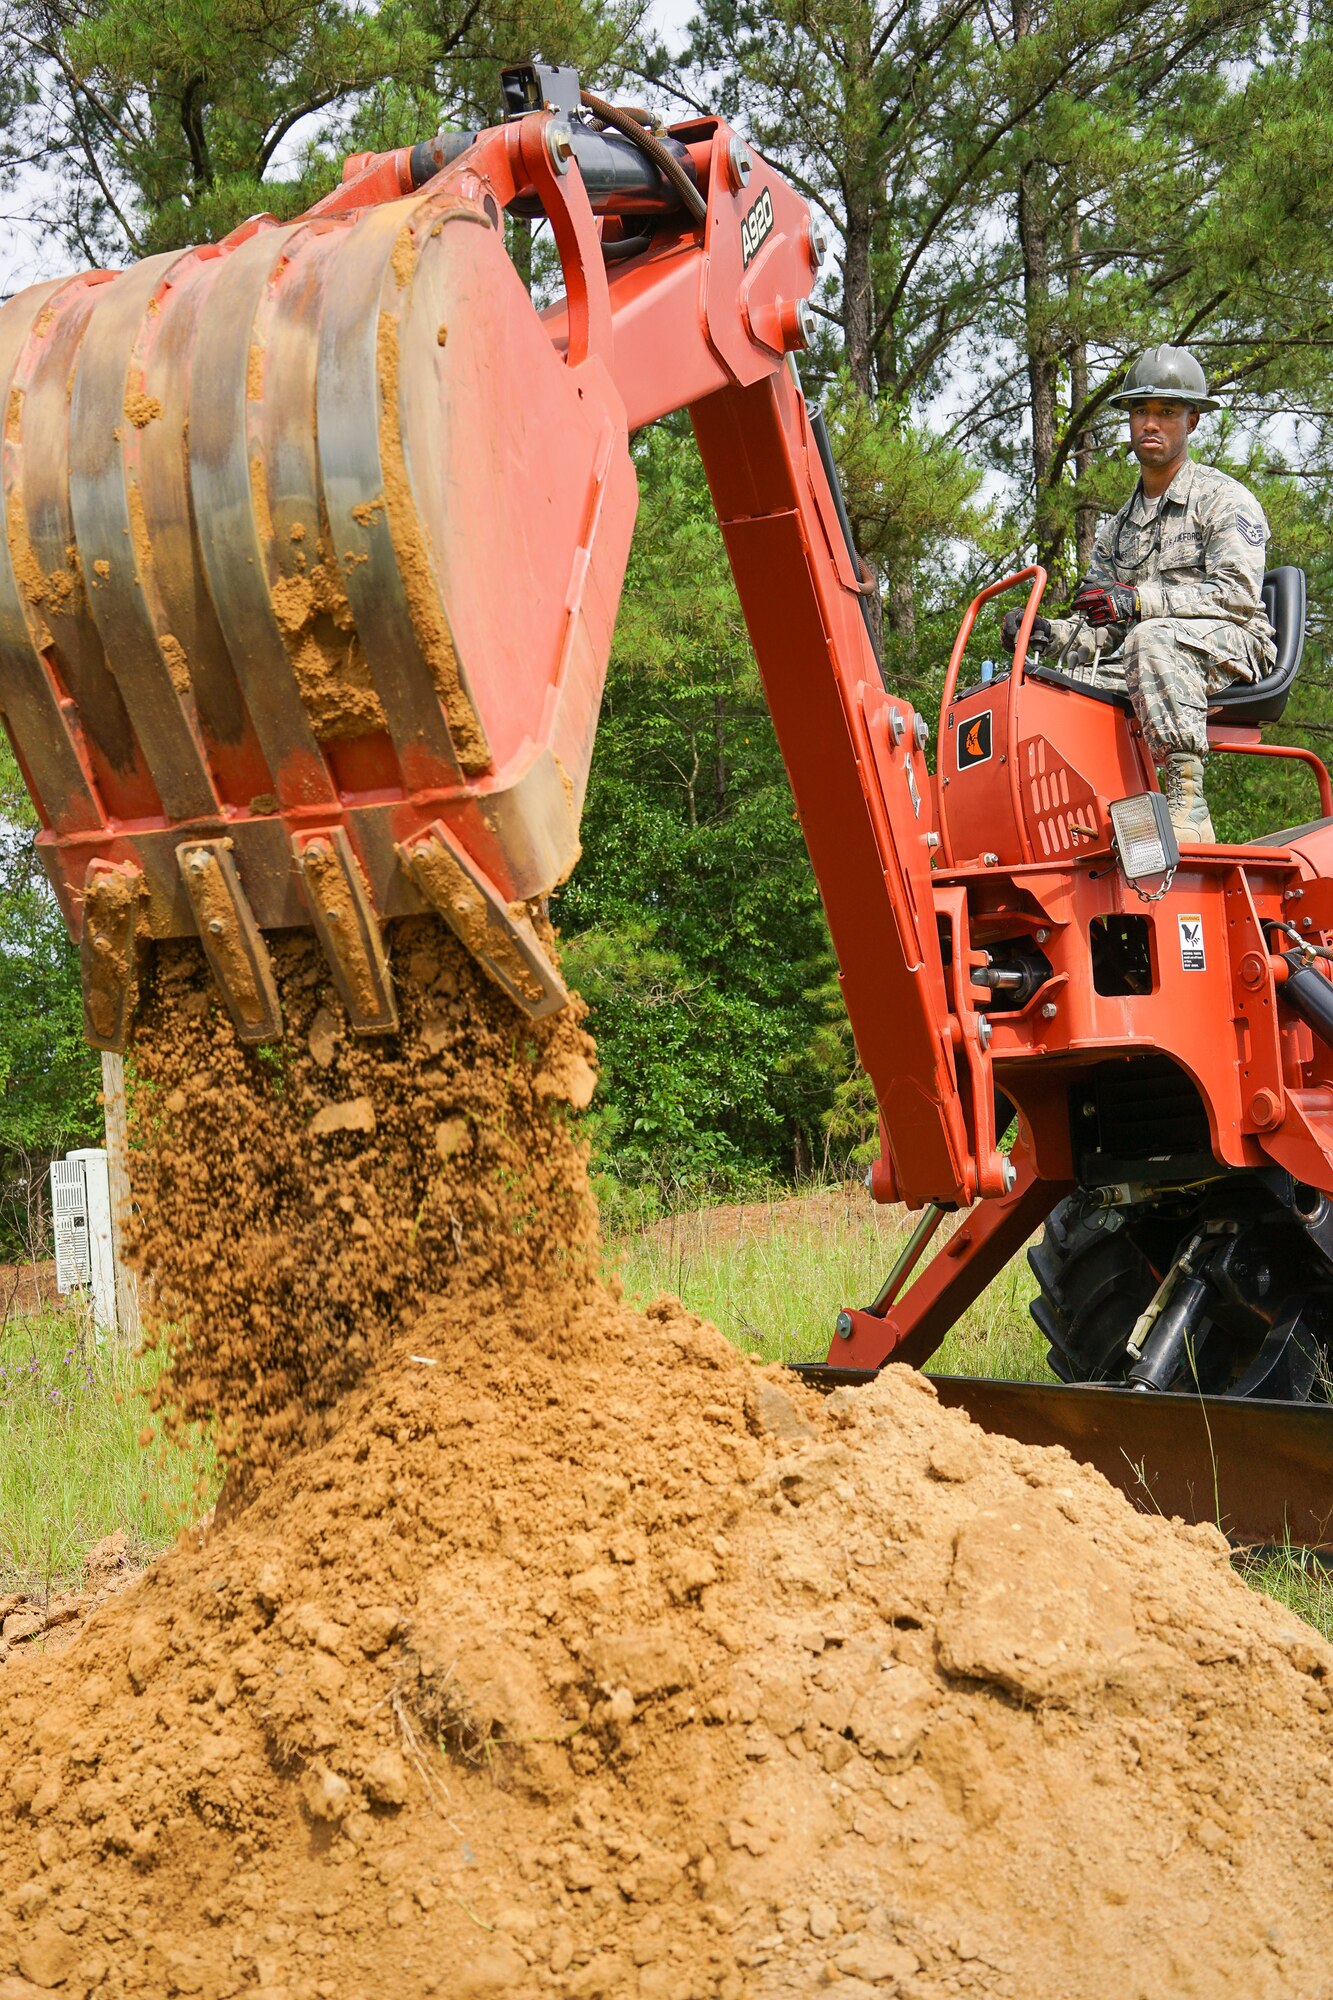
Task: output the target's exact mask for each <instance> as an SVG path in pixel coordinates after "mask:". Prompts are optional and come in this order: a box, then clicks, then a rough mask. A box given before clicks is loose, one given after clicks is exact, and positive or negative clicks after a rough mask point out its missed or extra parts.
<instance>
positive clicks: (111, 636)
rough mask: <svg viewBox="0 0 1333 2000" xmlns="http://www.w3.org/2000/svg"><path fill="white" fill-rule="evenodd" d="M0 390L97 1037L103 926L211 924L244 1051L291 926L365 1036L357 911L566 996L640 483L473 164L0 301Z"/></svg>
mask: <svg viewBox="0 0 1333 2000" xmlns="http://www.w3.org/2000/svg"><path fill="white" fill-rule="evenodd" d="M0 392H2V393H3V397H4V412H5V422H4V440H3V462H2V471H0V476H2V481H3V511H4V533H3V536H0V711H3V715H4V719H5V722H6V724H7V727H8V730H9V734H10V736H11V739H12V741H13V744H14V747H15V750H16V753H17V755H18V758H19V761H20V764H21V766H22V769H23V773H24V776H25V779H26V781H27V783H28V786H29V789H30V791H31V793H32V795H33V798H34V801H35V803H36V805H37V809H38V813H39V816H40V818H41V820H42V825H43V830H42V832H41V834H40V836H39V847H40V851H41V853H42V856H43V860H44V862H45V865H46V867H47V870H48V873H49V874H50V876H51V879H52V882H53V884H54V886H55V888H56V892H57V894H58V896H59V898H60V901H61V905H62V908H63V910H64V913H65V916H66V920H67V922H68V924H69V927H70V930H71V933H72V934H73V936H74V937H75V938H76V939H77V938H79V937H80V935H81V933H82V931H83V929H84V923H85V912H86V911H87V910H98V909H100V908H101V904H105V903H106V902H107V898H108V896H109V894H110V890H109V889H108V887H107V884H108V883H110V884H112V885H119V886H117V887H116V894H117V896H118V897H119V898H120V901H119V903H118V904H117V909H116V913H115V923H116V925H118V926H119V929H118V930H117V931H116V935H115V936H114V937H112V935H111V928H109V926H110V916H109V914H108V912H107V911H103V912H102V914H101V916H99V918H98V929H97V936H96V939H95V940H94V942H95V945H96V949H95V950H93V949H92V948H91V947H90V949H89V950H88V951H87V952H85V955H84V959H85V965H86V966H88V967H89V968H90V975H91V973H92V972H95V975H96V976H95V979H91V982H90V984H89V987H88V1008H87V1028H88V1032H89V1038H90V1039H91V1040H93V1041H94V1042H96V1043H98V1044H99V1045H100V1046H102V1047H119V1046H122V1045H123V1042H124V1039H125V1035H126V1031H127V1029H128V1026H129V1023H130V1019H131V1017H132V1013H133V1003H134V993H135V982H136V970H135V963H134V960H135V951H134V949H133V948H128V946H127V940H137V941H138V942H140V943H141V942H142V941H143V940H144V939H146V938H164V937H175V936H191V935H199V934H200V933H201V932H202V931H203V930H204V929H205V928H206V926H207V925H208V924H210V923H211V924H212V925H213V926H214V930H213V933H212V936H211V937H206V938H205V942H206V944H208V945H209V947H210V962H211V963H212V965H213V968H214V972H215V975H216V977H217V978H218V980H219V983H220V984H221V985H222V986H223V987H224V990H226V989H228V988H229V985H230V987H234V989H235V990H226V997H227V1000H228V1003H229V1005H230V1006H231V1010H232V1013H233V1016H234V1017H235V1018H236V1020H237V1022H238V1023H239V1024H241V1025H242V1028H243V1032H244V1033H245V1035H246V1036H247V1038H248V1039H262V1038H265V1037H266V1036H269V1035H271V1034H272V1033H274V1032H276V1031H277V1030H278V1028H279V1026H280V1024H279V1023H278V1022H277V1018H276V1012H275V1008H274V1005H273V1004H272V1001H271V995H270V993H269V990H268V986H267V983H266V980H267V974H266V969H265V968H266V965H267V957H266V943H265V937H266V934H267V933H269V932H272V931H275V930H282V929H284V928H289V927H294V926H302V927H307V928H310V929H311V930H313V931H314V932H315V933H316V934H317V935H318V937H319V938H320V941H321V944H322V945H323V947H324V949H325V951H326V953H327V954H328V956H329V958H330V962H331V968H332V970H333V972H334V974H335V976H336V977H337V979H338V981H339V984H340V985H341V986H342V988H343V989H344V990H345V991H346V992H348V993H350V994H351V995H352V999H353V1001H354V1002H355V1004H354V1005H353V1006H352V1015H351V1018H352V1026H353V1027H354V1028H355V1029H356V1030H357V1031H358V1032H361V1033H363V1034H376V1033H385V1032H388V1031H390V1030H391V1029H392V1028H393V1026H394V1024H395V1022H396V1018H397V1016H396V1007H395V1003H394V998H393V991H392V972H391V967H390V966H389V964H388V962H387V960H386V959H385V957H384V954H383V951H382V947H381V940H380V937H379V935H378V931H379V927H380V926H381V925H383V924H384V923H385V922H386V921H387V920H389V919H391V918H394V917H399V916H408V915H412V914H415V913H419V912H421V911H423V910H426V909H428V908H432V907H434V908H437V909H439V910H440V911H441V913H442V914H443V915H444V916H445V918H446V919H447V920H448V921H450V922H451V923H454V924H455V927H456V928H457V929H458V930H459V931H460V934H461V935H463V937H464V940H465V942H470V943H476V941H477V939H478V938H479V937H480V938H481V940H482V942H483V944H484V946H485V949H484V950H483V951H482V952H480V953H479V956H480V957H481V962H482V963H483V964H484V965H485V966H486V968H487V970H488V971H489V972H490V973H491V975H492V977H494V978H496V979H497V980H498V981H499V982H500V983H501V984H502V985H504V987H505V989H506V991H508V992H509V993H510V994H511V996H512V997H513V998H514V999H515V1001H516V1003H517V1004H518V1005H519V1006H521V1007H525V1008H526V1009H527V1010H528V1011H529V1012H531V1013H536V1012H547V1011H550V1009H551V1008H552V1007H553V1006H559V1005H560V1004H562V1003H563V1000H564V998H565V994H564V988H563V987H562V985H561V983H560V980H559V975H558V974H557V973H556V971H555V969H554V967H553V965H552V964H551V963H550V961H549V959H548V958H547V956H546V954H545V950H544V947H543V945H542V942H541V937H540V930H539V928H536V929H535V928H534V925H533V921H532V919H533V917H534V916H535V915H538V914H539V912H540V906H541V901H542V899H543V898H545V897H546V896H547V895H548V894H549V893H550V892H551V891H552V890H553V889H554V888H555V887H556V886H557V885H558V884H559V883H560V882H561V881H562V880H563V879H564V878H565V876H566V875H567V874H568V873H569V870H570V869H571V868H572V866H573V864H574V861H575V859H576V858H577V855H578V823H579V816H580V812H581V808H582V802H583V794H584V789H585V785H586V781H587V773H588V763H589V758H590V755H591V749H592V741H593V735H594V731H595V727H596V720H597V709H598V704H599V701H600V698H601V689H602V682H603V678H604V675H605V669H606V660H607V655H608V652H609V648H610V641H611V631H612V625H613V621H614V617H615V611H616V606H617V602H618V599H619V593H620V586H621V580H622V577H623V573H624V565H625V560H626V556H627V553H628V548H629V538H630V532H631V528H632V525H633V518H634V511H635V506H636V491H635V482H634V474H633V469H632V465H631V462H630V458H629V452H628V446H627V441H626V425H625V414H624V410H623V407H622V406H621V405H620V403H619V400H618V398H617V395H616V392H615V390H614V389H613V388H612V387H611V386H610V383H609V378H608V377H607V375H606V372H605V370H604V369H601V368H600V365H596V366H594V365H589V366H586V367H580V366H575V365H569V364H567V362H566V359H565V357H564V355H563V354H562V353H560V352H559V351H557V348H556V347H555V345H554V344H553V342H552V339H551V336H550V333H549V330H548V329H547V328H546V327H545V326H544V325H543V323H542V321H541V319H540V318H539V316H538V314H537V312H536V311H535V310H534V308H533V305H532V302H531V300H530V299H529V297H528V295H527V292H526V291H525V289H524V287H523V284H522V282H521V280H520V279H519V277H518V275H517V273H516V271H515V270H514V267H513V265H512V263H511V261H510V259H509V257H508V256H507V255H506V252H505V249H504V242H503V231H502V217H501V211H500V209H499V207H498V205H497V203H496V201H495V200H494V198H493V197H492V195H491V194H490V192H489V191H488V188H487V185H486V183H485V181H484V179H482V178H480V177H479V176H478V175H477V174H476V173H469V172H468V171H467V170H466V169H465V167H464V166H463V165H462V164H461V163H460V165H459V166H458V167H457V168H450V169H449V170H448V171H446V172H445V173H443V174H441V176H440V177H439V178H438V179H437V180H435V181H433V182H432V183H431V184H430V185H429V187H428V188H427V189H426V190H425V191H423V192H422V193H420V194H418V195H414V196H406V197H404V198H403V199H401V200H395V201H389V202H386V203H384V204H382V205H381V206H378V207H368V208H364V209H361V210H352V211H350V212H347V213H328V214H318V213H317V214H312V215H310V216H306V217H303V218H302V219H300V220H299V221H297V222H295V223H292V224H290V225H281V226H280V225H278V224H276V223H273V222H272V221H271V219H264V220H263V221H261V222H259V223H258V224H255V223H251V224H247V225H246V226H245V227H244V228H243V229H242V230H239V231H237V232H236V234H235V236H233V237H232V238H229V239H228V240H227V241H226V242H224V243H223V244H221V245H210V246H207V247H205V248H202V249H195V250H185V251H181V252H172V253H169V254H165V255H162V256H159V257H154V258H151V259H149V260H148V261H147V262H145V263H142V264H140V265H138V266H136V267H134V268H132V269H130V270H128V271H126V272H124V273H123V274H120V275H113V274H109V273H106V272H97V273H91V274H85V275H82V276H78V277H75V278H70V279H64V280H59V281H57V282H55V283H52V284H45V285H41V286H37V287H34V288H33V289H31V290H29V291H26V292H23V293H20V294H19V295H18V296H17V297H16V298H14V299H13V300H12V301H10V303H9V304H8V305H6V306H5V307H4V308H3V310H0ZM183 848H188V850H189V851H190V852H192V853H193V852H195V851H196V850H197V852H198V853H199V854H201V855H204V856H207V857H215V859H214V860H212V861H210V866H212V867H213V870H214V873H216V874H217V877H218V883H219V885H220V886H219V887H218V889H217V892H216V895H215V896H214V901H215V902H216V901H218V898H222V900H223V901H224V902H225V905H226V907H225V909H224V908H222V907H221V905H220V904H219V908H218V909H216V910H215V909H213V907H212V904H209V906H208V911H207V913H205V914H202V915H201V912H203V911H204V902H203V900H201V895H200V894H198V893H194V890H195V888H196V884H195V879H194V876H192V875H191V874H190V873H189V872H188V870H187V869H186V868H185V867H184V866H183V864H182V862H181V860H180V859H179V856H178V850H181V849H183ZM423 853H429V854H435V853H438V854H441V855H444V856H445V857H446V861H447V860H448V859H449V857H452V865H453V873H452V875H451V876H450V885H451V886H450V887H449V893H444V892H442V891H441V889H440V879H441V877H442V870H443V866H444V864H441V867H440V868H437V869H436V870H435V871H434V873H431V871H429V870H428V869H426V868H425V867H424V866H423V865H422V864H421V862H420V857H421V856H422V854H423ZM459 880H462V881H464V882H466V883H467V884H468V885H469V886H468V892H467V895H466V896H464V895H462V894H461V893H458V892H456V887H455V886H452V885H456V883H457V882H458V881H459ZM224 892H225V893H224ZM127 897H128V898H130V901H129V902H128V903H127V902H126V898H127ZM99 898H100V903H99ZM479 910H480V911H481V912H482V915H481V916H480V917H479V916H478V911H479ZM122 933H123V935H122ZM224 945H225V946H227V947H228V948H227V949H223V948H222V947H223V946H224Z"/></svg>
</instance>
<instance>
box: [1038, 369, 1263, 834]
mask: <svg viewBox="0 0 1333 2000" xmlns="http://www.w3.org/2000/svg"><path fill="white" fill-rule="evenodd" d="M1110 400H1111V401H1112V402H1113V403H1117V404H1120V405H1121V406H1122V407H1124V408H1126V409H1127V410H1128V412H1129V431H1130V447H1131V449H1132V451H1133V453H1134V456H1135V458H1137V460H1138V462H1139V467H1140V474H1139V482H1138V485H1137V486H1136V487H1135V489H1134V492H1133V494H1132V495H1131V497H1130V499H1129V500H1128V501H1127V502H1126V504H1125V505H1124V506H1123V507H1122V508H1121V509H1120V512H1119V513H1118V514H1116V515H1115V516H1114V517H1113V518H1112V519H1111V520H1109V521H1105V522H1103V523H1102V526H1101V527H1100V528H1099V529H1098V532H1097V540H1096V543H1095V545H1094V548H1093V553H1092V562H1091V564H1090V565H1089V568H1088V573H1087V576H1086V577H1085V578H1084V580H1083V581H1082V583H1080V584H1079V586H1078V589H1077V590H1076V591H1075V593H1074V599H1073V607H1072V608H1073V613H1074V615H1073V616H1072V617H1070V618H1051V619H1045V618H1039V619H1038V620H1037V621H1036V627H1035V629H1034V631H1033V635H1032V643H1033V647H1034V649H1035V650H1037V651H1040V652H1045V651H1047V650H1048V649H1050V650H1051V651H1052V659H1051V664H1052V665H1057V666H1059V667H1060V668H1061V669H1062V670H1063V671H1064V672H1066V673H1069V674H1071V675H1073V676H1074V677H1075V678H1076V679H1080V680H1086V681H1089V682H1091V683H1093V684H1094V685H1095V686H1097V687H1109V688H1115V689H1117V690H1120V691H1127V692H1128V694H1129V697H1130V700H1131V701H1132V702H1133V704H1134V713H1135V714H1136V715H1137V717H1138V719H1139V722H1140V724H1141V726H1142V729H1143V734H1144V739H1145V741H1146V742H1147V745H1148V749H1149V751H1150V753H1151V755H1152V759H1153V762H1154V763H1155V764H1157V765H1158V766H1159V767H1160V769H1161V771H1162V778H1163V788H1164V790H1165V792H1166V795H1167V801H1168V804H1169V806H1170V809H1171V819H1172V824H1173V825H1174V826H1175V829H1176V834H1177V837H1178V838H1179V839H1181V840H1185V841H1207V840H1212V839H1213V838H1214V834H1213V823H1212V820H1211V818H1210V816H1209V812H1208V803H1207V800H1206V799H1205V797H1204V791H1203V760H1204V758H1205V757H1206V756H1207V754H1208V735H1207V712H1208V700H1209V697H1210V696H1211V695H1214V694H1216V693H1217V692H1218V691H1219V689H1221V688H1224V687H1228V686H1230V685H1231V683H1232V682H1233V681H1238V680H1243V681H1254V680H1259V679H1261V678H1262V677H1263V675H1264V674H1266V673H1267V672H1268V671H1269V669H1270V667H1271V666H1272V664H1273V661H1274V659H1275V657H1276V649H1275V646H1274V641H1273V630H1272V627H1271V626H1270V625H1269V622H1268V619H1267V617H1266V616H1265V614H1264V608H1263V599H1262V595H1261V592H1262V586H1263V578H1264V547H1265V544H1266V543H1267V541H1268V523H1267V522H1266V521H1265V519H1264V515H1263V509H1262V508H1261V507H1260V505H1259V503H1258V501H1257V500H1256V499H1255V498H1254V495H1253V494H1252V493H1250V492H1249V491H1248V490H1247V488H1245V487H1244V486H1242V485H1241V484H1240V483H1239V481H1238V480H1235V479H1231V478H1229V477H1228V475H1227V474H1226V473H1225V472H1217V471H1215V470H1214V468H1213V467H1212V466H1210V465H1200V464H1198V463H1197V462H1196V461H1195V460H1193V459H1191V457H1190V455H1189V439H1190V435H1191V433H1192V432H1193V430H1194V427H1195V425H1196V424H1197V423H1198V421H1199V412H1200V411H1201V410H1215V409H1217V408H1218V407H1219V405H1218V403H1217V402H1216V401H1215V399H1214V398H1213V397H1211V396H1209V394H1208V393H1207V383H1206V381H1205V379H1204V373H1203V369H1202V368H1201V367H1200V366H1199V363H1198V362H1197V361H1196V360H1195V358H1194V356H1193V355H1192V354H1190V353H1189V352H1188V351H1187V350H1186V349H1185V348H1183V347H1155V348H1149V350H1148V352H1147V353H1146V354H1144V355H1142V356H1140V358H1139V360H1138V361H1136V362H1135V364H1134V366H1133V368H1131V370H1130V371H1129V375H1128V377H1127V379H1126V383H1125V387H1124V388H1123V389H1122V390H1121V392H1120V393H1119V395H1117V396H1113V397H1112V398H1111V399H1110ZM1020 616H1021V614H1020V613H1019V612H1016V611H1013V612H1009V613H1008V614H1007V615H1006V618H1005V621H1004V628H1003V632H1004V642H1005V645H1006V648H1007V650H1009V651H1010V652H1012V651H1013V647H1014V640H1015V636H1016V633H1017V628H1018V621H1019V618H1020Z"/></svg>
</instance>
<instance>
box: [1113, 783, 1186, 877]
mask: <svg viewBox="0 0 1333 2000" xmlns="http://www.w3.org/2000/svg"><path fill="white" fill-rule="evenodd" d="M1110 814H1111V830H1112V833H1113V834H1114V836H1115V849H1116V858H1117V859H1118V861H1119V863H1120V869H1121V873H1122V874H1123V875H1124V877H1125V880H1126V881H1127V882H1132V883H1133V884H1134V885H1135V886H1136V887H1137V885H1138V884H1139V883H1140V882H1146V881H1149V880H1151V879H1152V877H1153V876H1158V875H1166V876H1171V875H1174V873H1175V871H1176V869H1177V867H1178V866H1179V865H1180V847H1179V844H1178V843H1177V840H1176V830H1175V828H1174V827H1173V826H1172V824H1171V814H1170V811H1169V809H1168V807H1167V803H1166V800H1165V798H1164V797H1163V796H1162V794H1161V792H1136V793H1135V794H1134V796H1133V797H1132V798H1128V799H1116V800H1114V801H1113V803H1112V804H1111V806H1110Z"/></svg>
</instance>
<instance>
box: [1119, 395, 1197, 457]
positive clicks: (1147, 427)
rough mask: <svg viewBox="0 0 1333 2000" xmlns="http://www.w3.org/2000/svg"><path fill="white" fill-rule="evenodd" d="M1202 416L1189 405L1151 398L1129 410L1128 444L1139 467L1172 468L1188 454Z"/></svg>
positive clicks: (1132, 405)
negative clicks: (1194, 432) (1162, 466)
mask: <svg viewBox="0 0 1333 2000" xmlns="http://www.w3.org/2000/svg"><path fill="white" fill-rule="evenodd" d="M1198 421H1199V413H1198V411H1197V410H1192V409H1191V408H1190V406H1189V404H1188V403H1170V402H1167V401H1166V400H1165V399H1164V398H1163V399H1159V398H1158V397H1156V396H1154V397H1152V398H1151V399H1150V400H1149V401H1148V402H1146V403H1133V404H1131V405H1130V411H1129V443H1130V449H1131V450H1132V451H1133V453H1134V456H1135V458H1137V460H1138V462H1139V464H1140V465H1173V464H1174V463H1175V461H1176V460H1177V459H1178V458H1183V457H1184V455H1185V447H1186V446H1187V445H1188V443H1189V441H1190V433H1191V432H1192V431H1193V429H1194V426H1195V425H1196V424H1197V423H1198Z"/></svg>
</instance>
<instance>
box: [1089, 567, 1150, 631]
mask: <svg viewBox="0 0 1333 2000" xmlns="http://www.w3.org/2000/svg"><path fill="white" fill-rule="evenodd" d="M1073 608H1074V610H1075V611H1076V612H1077V614H1078V615H1079V617H1080V618H1086V619H1087V621H1088V623H1089V625H1130V624H1132V623H1133V622H1134V620H1135V619H1136V618H1137V617H1138V615H1139V593H1138V592H1137V590H1135V588H1134V586H1133V585H1132V584H1129V583H1089V582H1088V581H1087V579H1086V578H1085V579H1084V581H1083V582H1082V583H1081V584H1080V585H1079V587H1078V589H1077V590H1076V591H1075V592H1074V607H1073Z"/></svg>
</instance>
